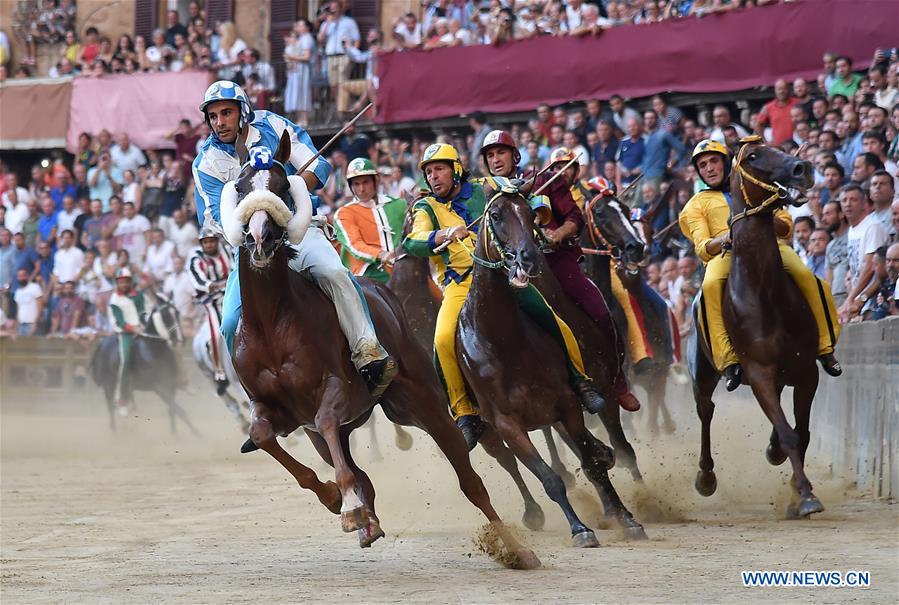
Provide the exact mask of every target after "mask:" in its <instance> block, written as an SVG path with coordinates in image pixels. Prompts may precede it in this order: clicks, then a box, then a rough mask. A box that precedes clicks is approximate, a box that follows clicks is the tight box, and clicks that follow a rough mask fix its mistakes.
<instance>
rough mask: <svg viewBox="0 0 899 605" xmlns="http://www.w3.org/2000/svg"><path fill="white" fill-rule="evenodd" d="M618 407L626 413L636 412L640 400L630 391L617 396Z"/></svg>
mask: <svg viewBox="0 0 899 605" xmlns="http://www.w3.org/2000/svg"><path fill="white" fill-rule="evenodd" d="M618 405H620V406H621V407H622V408H623V409H625V410H627V411H628V412H636V411H637V410H639V409H640V400H639V399H637V396H636V395H634V394H633V393H631V392H630V391H625V392H624V393H621V394H620V395H618Z"/></svg>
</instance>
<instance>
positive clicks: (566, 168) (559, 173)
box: [531, 153, 581, 195]
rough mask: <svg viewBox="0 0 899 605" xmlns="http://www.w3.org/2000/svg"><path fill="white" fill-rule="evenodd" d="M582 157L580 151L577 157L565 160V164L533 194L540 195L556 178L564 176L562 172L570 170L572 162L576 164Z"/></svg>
mask: <svg viewBox="0 0 899 605" xmlns="http://www.w3.org/2000/svg"><path fill="white" fill-rule="evenodd" d="M580 158H581V154H580V153H579V154H577V155H576V156H575V157H573V158H571V159H570V160H568V161H567V162H565V165H564V166H562V167H561V168H560V169H559V170H558V171H557V172H556V173H555V174H554V175H552V176H551V177H549V179H548V180H547V181H546V182H545V183H543V184H542V185H540V187H539V188H538V189H537V191H535V192H534V193H532V194H531V195H540V194H541V193H543V191H544V190H545V189H546V188H547V187H549V184H550V183H552V182H553V181H554V180H556V179H557V178H559V177H560V176H562V173H563V172H565V171H566V170H568V167H569V166H571V165H572V164H574V163H575V162H577V161H578V160H579V159H580Z"/></svg>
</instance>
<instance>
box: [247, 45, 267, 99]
mask: <svg viewBox="0 0 899 605" xmlns="http://www.w3.org/2000/svg"><path fill="white" fill-rule="evenodd" d="M241 72H242V73H243V77H244V80H246V79H247V78H249V77H250V74H256V77H257V78H259V83H260V84H261V85H262V88H264V89H265V91H266V92H267V93H269V94H272V93H274V92H275V70H274V69H273V68H272V66H271V64H270V63H268V62H266V61H261V60H260V55H259V51H258V50H256V49H255V48H248V49H246V50H245V51H243V67H242V68H241Z"/></svg>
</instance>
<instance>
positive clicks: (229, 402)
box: [222, 391, 250, 435]
mask: <svg viewBox="0 0 899 605" xmlns="http://www.w3.org/2000/svg"><path fill="white" fill-rule="evenodd" d="M222 400H223V401H224V402H225V407H226V408H228V411H229V412H231V415H232V416H234V419H235V420H237V423H238V424H240V430H241V432H242V433H243V434H244V435H246V434H247V433H249V431H250V422H249V421H248V420H247V419H246V418H245V417H244V415H243V412H242V411H241V409H240V403H238V402H237V400H236V399H235V398H234V396H232V395H231V393H229V392H228V391H225V392H224V393H222Z"/></svg>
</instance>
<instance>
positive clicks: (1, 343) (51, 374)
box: [0, 337, 96, 396]
mask: <svg viewBox="0 0 899 605" xmlns="http://www.w3.org/2000/svg"><path fill="white" fill-rule="evenodd" d="M95 346H96V344H94V343H87V342H83V341H82V342H79V341H71V340H59V339H49V338H41V337H31V338H17V339H16V340H12V339H8V338H2V339H0V387H2V388H0V394H2V395H10V396H12V395H21V394H27V393H34V392H35V390H36V389H39V390H42V391H43V390H47V391H52V392H53V393H56V394H59V393H63V392H66V391H68V392H71V391H73V390H83V389H84V388H85V384H86V379H87V378H88V375H87V366H88V364H89V363H90V356H91V354H92V353H93V350H94V347H95Z"/></svg>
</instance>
